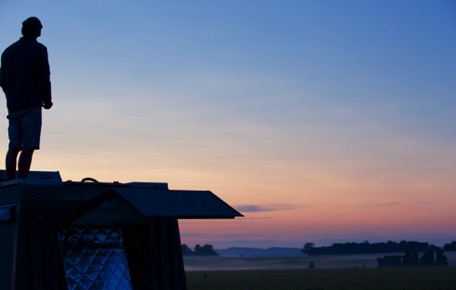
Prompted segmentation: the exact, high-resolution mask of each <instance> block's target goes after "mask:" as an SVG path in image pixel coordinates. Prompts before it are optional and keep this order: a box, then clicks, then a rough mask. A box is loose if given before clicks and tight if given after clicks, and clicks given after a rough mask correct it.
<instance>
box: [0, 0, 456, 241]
mask: <svg viewBox="0 0 456 290" xmlns="http://www.w3.org/2000/svg"><path fill="white" fill-rule="evenodd" d="M29 16H37V17H39V18H40V19H41V20H42V23H43V26H44V28H43V31H42V37H41V38H39V41H40V42H42V43H43V44H45V45H46V46H47V47H48V51H49V57H50V64H51V80H52V85H53V97H54V107H53V108H52V109H51V110H50V111H45V112H44V125H43V132H42V144H41V148H42V149H41V150H40V151H38V152H37V153H36V155H35V159H34V161H33V164H32V169H33V170H49V171H57V170H58V171H60V173H61V175H62V177H63V179H64V180H70V179H71V180H80V179H82V178H84V177H88V176H89V177H93V178H96V179H98V180H100V181H108V182H110V181H114V180H116V181H120V182H130V181H151V182H168V184H169V187H170V188H172V189H193V190H211V191H213V192H214V193H215V194H217V195H218V196H219V197H221V198H222V199H224V200H225V201H226V202H228V203H229V204H230V205H232V206H233V207H235V208H236V209H238V210H239V211H241V212H242V213H243V214H244V215H245V218H239V219H235V220H215V221H211V220H207V221H206V220H189V221H181V223H180V226H181V234H182V242H184V243H187V244H189V245H190V246H193V245H195V244H197V243H199V244H205V243H210V244H212V245H214V247H215V248H224V247H229V246H255V247H270V246H293V247H302V245H303V244H304V243H305V242H314V243H315V244H316V245H317V246H318V245H323V244H325V245H326V244H331V243H333V242H351V241H356V242H361V241H365V240H369V241H371V242H375V241H387V240H394V241H400V240H419V241H429V242H433V243H436V244H437V245H443V243H445V242H450V241H452V240H456V130H455V119H456V99H455V92H456V53H455V52H456V4H455V2H454V1H450V0H448V1H443V0H442V1H428V0H426V1H420V0H410V1H405V0H404V1H399V0H382V1H373V0H356V1H355V0H347V1H332V0H327V1H317V0H314V1H310V0H309V1H306V0H299V1H298V0H296V1H292V0H285V1H269V0H261V1H260V0H256V1H254V0H251V1H250V0H247V1H246V0H229V1H218V0H205V1H203V0H195V1H142V0H138V1H120V0H119V1H112V0H110V1H107V0H78V1H57V0H55V1H50V0H45V1H32V0H30V1H24V0H0V50H1V51H3V50H4V49H5V48H6V47H7V46H8V45H9V44H11V43H12V42H14V41H16V40H17V39H18V38H19V37H20V28H21V22H22V21H23V20H24V19H25V18H27V17H29ZM2 100H3V101H2V104H0V114H2V115H4V116H6V109H5V100H4V98H2ZM6 128H7V121H6V119H4V122H0V132H4V133H3V134H1V135H0V136H3V137H1V138H0V140H2V141H1V143H0V144H3V145H1V146H2V147H1V148H3V149H4V150H5V151H6V148H7V143H8V138H7V134H6Z"/></svg>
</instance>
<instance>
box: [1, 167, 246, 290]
mask: <svg viewBox="0 0 456 290" xmlns="http://www.w3.org/2000/svg"><path fill="white" fill-rule="evenodd" d="M3 174H4V172H2V171H0V178H1V176H2V175H3ZM239 216H242V215H241V214H240V213H239V212H237V211H236V210H234V209H233V208H232V207H230V206H229V205H228V204H226V203H225V202H224V201H222V200H221V199H220V198H218V197H217V196H216V195H214V194H213V193H212V192H210V191H187V190H170V189H169V188H168V185H167V184H166V183H147V182H146V183H144V182H133V183H126V184H122V183H118V182H113V183H99V182H72V181H67V182H62V180H61V178H60V175H59V173H58V172H31V174H30V177H29V178H28V179H24V180H14V181H8V182H0V234H1V235H2V237H4V238H3V239H2V240H1V242H0V255H1V256H0V258H1V262H0V263H3V265H2V266H3V267H2V269H5V271H2V272H1V273H0V283H1V285H4V286H5V289H14V290H19V289H20V290H22V289H24V290H25V289H31V287H32V285H33V287H38V288H40V289H49V290H52V289H55V290H61V289H88V288H89V287H94V288H96V289H112V288H114V289H116V287H120V288H118V289H186V285H185V273H184V268H183V261H182V254H181V250H180V245H181V242H180V235H179V226H178V219H184V218H185V219H187V218H191V219H194V218H198V219H205V218H211V219H212V218H223V219H227V218H229V219H232V218H235V217H239ZM49 269H53V270H51V271H49ZM10 286H11V287H10Z"/></svg>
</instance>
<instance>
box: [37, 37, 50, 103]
mask: <svg viewBox="0 0 456 290" xmlns="http://www.w3.org/2000/svg"><path fill="white" fill-rule="evenodd" d="M39 66H40V67H39V89H40V94H41V97H42V99H43V108H45V109H50V108H51V107H52V94H51V80H50V76H51V72H50V68H49V60H48V53H47V49H46V47H45V46H43V51H42V55H41V58H40V63H39Z"/></svg>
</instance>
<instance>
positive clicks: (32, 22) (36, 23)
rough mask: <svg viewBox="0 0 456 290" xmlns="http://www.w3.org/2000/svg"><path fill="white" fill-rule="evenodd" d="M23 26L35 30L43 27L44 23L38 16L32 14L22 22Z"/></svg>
mask: <svg viewBox="0 0 456 290" xmlns="http://www.w3.org/2000/svg"><path fill="white" fill-rule="evenodd" d="M22 27H23V28H26V29H32V30H35V29H41V28H43V25H41V21H40V20H39V19H38V17H35V16H32V17H29V18H27V19H25V20H24V22H22Z"/></svg>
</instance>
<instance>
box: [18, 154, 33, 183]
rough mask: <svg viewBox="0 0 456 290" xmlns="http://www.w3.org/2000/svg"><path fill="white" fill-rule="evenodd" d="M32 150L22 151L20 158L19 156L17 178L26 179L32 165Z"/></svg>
mask: <svg viewBox="0 0 456 290" xmlns="http://www.w3.org/2000/svg"><path fill="white" fill-rule="evenodd" d="M34 150H35V149H32V148H24V149H22V152H21V156H19V178H27V176H28V174H29V171H30V166H31V165H32V157H33V151H34Z"/></svg>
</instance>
